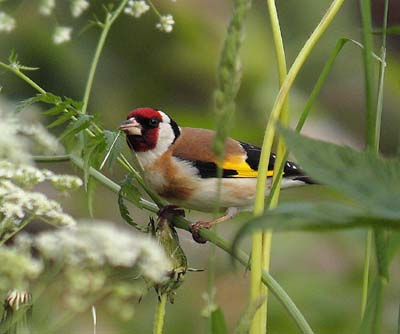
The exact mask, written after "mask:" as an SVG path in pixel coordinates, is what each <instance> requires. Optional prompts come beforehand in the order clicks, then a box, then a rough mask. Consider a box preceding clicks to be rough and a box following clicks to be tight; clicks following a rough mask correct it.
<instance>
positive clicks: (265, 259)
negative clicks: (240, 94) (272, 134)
mask: <svg viewBox="0 0 400 334" xmlns="http://www.w3.org/2000/svg"><path fill="white" fill-rule="evenodd" d="M267 6H268V11H269V16H270V21H271V28H272V36H273V40H274V47H275V53H276V59H277V66H278V73H279V86H281V85H282V84H283V82H284V81H285V78H286V75H287V65H286V56H285V49H284V46H283V39H282V33H281V29H280V23H279V17H278V12H277V9H276V4H275V0H267ZM279 118H280V121H281V123H282V124H283V125H284V126H286V125H288V124H289V101H288V99H286V100H285V103H284V105H283V107H282V111H281V114H280V117H279ZM285 152H286V147H285V144H284V142H283V140H282V139H281V138H279V139H278V150H277V156H276V163H275V166H274V174H273V178H272V180H273V181H276V182H277V188H275V191H274V192H271V193H270V196H269V197H270V199H271V201H270V205H269V208H274V207H276V206H277V204H278V201H279V193H280V184H281V182H282V173H278V170H279V165H280V163H281V162H283V159H284V156H285ZM271 245H272V231H265V232H264V233H263V237H262V268H263V270H266V271H269V268H270V262H271V261H270V259H271ZM260 296H265V297H266V298H265V301H264V303H263V304H262V306H261V307H260V309H259V312H260V313H261V321H260V325H261V331H262V333H264V332H265V331H266V329H267V322H268V314H267V311H268V289H267V288H266V287H265V285H262V286H261V293H260Z"/></svg>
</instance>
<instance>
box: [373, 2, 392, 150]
mask: <svg viewBox="0 0 400 334" xmlns="http://www.w3.org/2000/svg"><path fill="white" fill-rule="evenodd" d="M388 13H389V0H385V7H384V10H383V23H382V45H381V54H380V56H381V59H382V61H381V63H380V64H379V84H378V98H377V106H376V119H375V151H376V152H379V142H380V135H381V123H382V111H383V88H384V84H385V69H386V35H387V22H388Z"/></svg>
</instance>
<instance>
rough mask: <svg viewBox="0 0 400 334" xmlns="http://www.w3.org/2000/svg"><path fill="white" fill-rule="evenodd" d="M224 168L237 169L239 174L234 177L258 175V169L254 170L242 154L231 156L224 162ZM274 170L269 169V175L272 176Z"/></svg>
mask: <svg viewBox="0 0 400 334" xmlns="http://www.w3.org/2000/svg"><path fill="white" fill-rule="evenodd" d="M222 168H223V169H231V170H235V171H236V172H237V173H238V174H237V175H233V176H232V177H257V176H258V171H256V170H254V169H253V168H251V167H250V166H249V164H248V163H247V162H246V161H245V160H244V159H243V157H241V156H230V157H229V158H228V159H226V160H225V161H224V163H223V164H222ZM273 174H274V171H272V170H269V171H268V172H267V176H272V175H273Z"/></svg>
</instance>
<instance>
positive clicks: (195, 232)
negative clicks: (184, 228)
mask: <svg viewBox="0 0 400 334" xmlns="http://www.w3.org/2000/svg"><path fill="white" fill-rule="evenodd" d="M238 212H239V209H238V208H235V207H231V208H228V209H227V210H226V212H225V214H224V215H223V216H222V217H220V218H218V219H216V220H213V221H198V222H196V223H193V224H190V226H189V231H190V232H191V233H192V237H193V239H194V241H196V242H198V243H201V244H204V243H206V241H207V240H204V238H202V237H201V236H200V229H202V228H206V229H209V228H211V227H212V226H214V225H215V224H218V223H222V222H224V221H226V220H229V219H232V218H233V217H235V216H236V215H237V214H238Z"/></svg>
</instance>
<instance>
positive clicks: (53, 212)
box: [0, 179, 76, 226]
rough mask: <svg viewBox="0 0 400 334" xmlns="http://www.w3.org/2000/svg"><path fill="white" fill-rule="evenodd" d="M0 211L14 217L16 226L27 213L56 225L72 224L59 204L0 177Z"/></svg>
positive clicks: (6, 216)
mask: <svg viewBox="0 0 400 334" xmlns="http://www.w3.org/2000/svg"><path fill="white" fill-rule="evenodd" d="M0 213H2V214H3V215H4V217H5V218H7V219H14V220H15V225H16V226H18V224H19V223H20V221H21V219H22V218H24V217H25V216H26V215H27V214H29V215H32V216H37V217H39V218H41V219H43V220H44V221H46V222H48V223H50V224H53V225H56V226H74V225H75V224H76V223H75V221H74V220H73V219H72V217H71V216H69V215H67V214H65V213H64V212H63V211H62V208H61V205H60V204H59V203H57V202H56V201H53V200H50V199H48V198H47V197H46V196H45V195H43V194H41V193H38V192H30V191H25V190H24V189H22V188H20V187H18V186H16V185H15V184H13V183H12V182H10V181H8V180H2V179H0Z"/></svg>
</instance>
